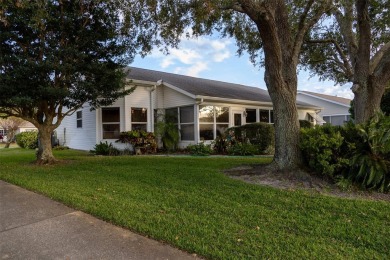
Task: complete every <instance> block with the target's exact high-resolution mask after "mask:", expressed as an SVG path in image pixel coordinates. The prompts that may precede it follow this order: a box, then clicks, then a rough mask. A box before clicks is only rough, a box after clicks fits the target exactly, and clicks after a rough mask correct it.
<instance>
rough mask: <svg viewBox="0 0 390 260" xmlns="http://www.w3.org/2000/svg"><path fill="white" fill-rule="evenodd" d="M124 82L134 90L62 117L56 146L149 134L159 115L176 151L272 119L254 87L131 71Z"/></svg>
mask: <svg viewBox="0 0 390 260" xmlns="http://www.w3.org/2000/svg"><path fill="white" fill-rule="evenodd" d="M127 78H128V80H129V85H130V86H135V87H136V89H135V90H134V92H133V93H131V94H130V95H128V96H125V97H123V98H119V99H118V100H117V101H116V102H115V103H114V104H112V105H111V106H108V107H101V108H99V109H96V110H93V111H90V107H88V106H84V107H83V108H82V109H80V110H79V111H76V112H75V113H74V114H73V115H72V116H68V117H66V118H65V119H64V120H63V122H62V124H61V125H60V127H58V129H57V137H58V139H59V143H60V145H66V146H69V147H71V148H75V149H81V150H90V149H93V147H94V146H95V144H97V143H99V142H101V141H103V142H105V141H107V142H111V143H113V144H115V140H117V139H118V136H119V133H120V132H122V131H130V130H135V129H142V130H145V131H149V132H153V131H154V127H155V123H156V121H157V118H158V115H159V114H160V113H162V114H169V115H171V116H173V117H174V118H175V120H176V122H177V125H178V128H179V130H180V142H179V147H186V146H187V145H189V144H195V143H200V142H206V143H207V142H211V141H212V140H214V139H215V138H216V137H217V136H218V135H220V134H221V133H223V132H224V131H225V129H227V128H228V127H232V126H239V125H243V124H247V123H254V122H266V123H269V124H272V123H273V120H274V119H273V110H272V102H271V99H270V96H269V95H268V92H267V91H266V90H263V89H260V88H255V87H248V86H244V85H239V84H232V83H227V82H221V81H215V80H208V79H202V78H195V77H189V76H183V75H177V74H172V73H165V72H160V71H153V70H148V69H141V68H134V67H131V68H129V69H128V70H127ZM130 86H129V87H130ZM297 107H298V113H299V119H306V120H308V119H310V117H311V115H315V114H316V113H319V112H320V111H321V108H320V107H318V106H314V105H311V104H308V103H304V102H300V101H299V102H297ZM115 145H116V146H117V147H118V146H119V147H120V146H121V144H118V143H116V144H115Z"/></svg>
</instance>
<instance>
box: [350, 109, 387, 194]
mask: <svg viewBox="0 0 390 260" xmlns="http://www.w3.org/2000/svg"><path fill="white" fill-rule="evenodd" d="M356 128H357V131H358V134H359V136H360V137H361V138H362V142H361V143H360V144H358V145H357V147H356V148H357V149H356V150H355V153H354V156H353V158H352V160H351V166H352V168H351V172H350V176H351V177H352V179H353V180H354V181H357V182H359V183H361V184H362V185H363V186H365V187H366V188H371V189H378V190H380V191H382V192H384V191H388V190H389V189H390V117H389V116H385V115H384V114H383V113H377V114H376V115H375V116H374V117H373V118H372V119H371V120H370V121H369V122H368V123H366V124H364V125H357V126H356Z"/></svg>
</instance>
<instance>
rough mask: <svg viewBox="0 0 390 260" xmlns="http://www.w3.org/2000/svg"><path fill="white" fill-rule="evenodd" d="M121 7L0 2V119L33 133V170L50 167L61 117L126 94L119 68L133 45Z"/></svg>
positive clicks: (66, 0) (84, 1)
mask: <svg viewBox="0 0 390 260" xmlns="http://www.w3.org/2000/svg"><path fill="white" fill-rule="evenodd" d="M121 2H122V1H119V0H118V1H116V0H109V1H100V0H79V1H75V0H37V1H28V0H18V1H14V0H5V1H1V2H0V112H1V113H5V114H6V115H8V116H15V117H20V118H23V119H25V120H27V121H29V122H31V123H32V124H34V125H35V126H36V127H37V128H38V130H39V150H38V153H37V162H38V163H50V162H52V161H53V160H55V158H54V157H53V154H52V148H51V134H52V132H53V130H54V129H56V128H57V127H58V126H59V124H60V123H61V121H62V120H63V118H64V117H65V116H67V115H71V114H72V113H74V112H75V111H76V110H77V109H80V108H81V107H82V106H83V104H88V105H90V106H91V107H92V108H96V107H98V106H101V105H109V104H111V103H112V102H113V101H115V100H116V99H117V98H118V97H120V96H123V95H125V94H128V93H130V90H125V77H124V72H123V67H124V66H125V65H127V64H129V62H130V61H131V60H132V58H133V54H134V53H135V50H136V47H137V46H138V43H139V42H137V39H138V38H136V35H137V31H136V30H135V29H134V27H132V24H134V23H133V21H132V20H131V17H127V19H123V14H122V13H121V11H120V10H121V6H120V4H121Z"/></svg>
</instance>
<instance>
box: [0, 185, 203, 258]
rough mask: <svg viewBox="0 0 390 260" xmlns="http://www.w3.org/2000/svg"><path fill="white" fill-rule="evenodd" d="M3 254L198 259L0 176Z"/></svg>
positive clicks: (3, 255) (19, 256)
mask: <svg viewBox="0 0 390 260" xmlns="http://www.w3.org/2000/svg"><path fill="white" fill-rule="evenodd" d="M0 258H1V259H196V257H195V256H193V255H190V254H188V253H185V252H182V251H180V250H178V249H175V248H172V247H170V246H168V245H164V244H162V243H159V242H157V241H155V240H152V239H148V238H145V237H143V236H140V235H138V234H135V233H132V232H130V231H128V230H125V229H122V228H119V227H116V226H113V225H111V224H108V223H106V222H104V221H101V220H99V219H96V218H94V217H92V216H90V215H88V214H85V213H83V212H80V211H75V210H73V209H71V208H68V207H66V206H64V205H62V204H60V203H58V202H55V201H53V200H50V199H48V198H46V197H44V196H41V195H38V194H36V193H33V192H30V191H27V190H24V189H22V188H19V187H17V186H14V185H11V184H8V183H6V182H3V181H0Z"/></svg>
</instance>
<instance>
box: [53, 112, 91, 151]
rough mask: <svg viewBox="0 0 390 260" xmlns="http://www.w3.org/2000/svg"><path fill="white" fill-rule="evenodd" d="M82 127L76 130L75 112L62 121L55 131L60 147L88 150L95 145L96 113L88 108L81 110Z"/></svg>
mask: <svg viewBox="0 0 390 260" xmlns="http://www.w3.org/2000/svg"><path fill="white" fill-rule="evenodd" d="M78 111H82V127H81V128H77V119H76V112H75V113H73V114H72V115H71V116H67V117H65V118H64V119H63V120H62V123H61V125H60V126H59V127H58V128H57V129H56V133H57V138H58V141H59V144H60V145H64V146H68V147H70V148H73V149H79V150H90V149H92V148H93V147H94V146H95V144H96V111H95V110H94V111H90V107H89V106H84V107H83V108H82V109H80V110H78Z"/></svg>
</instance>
